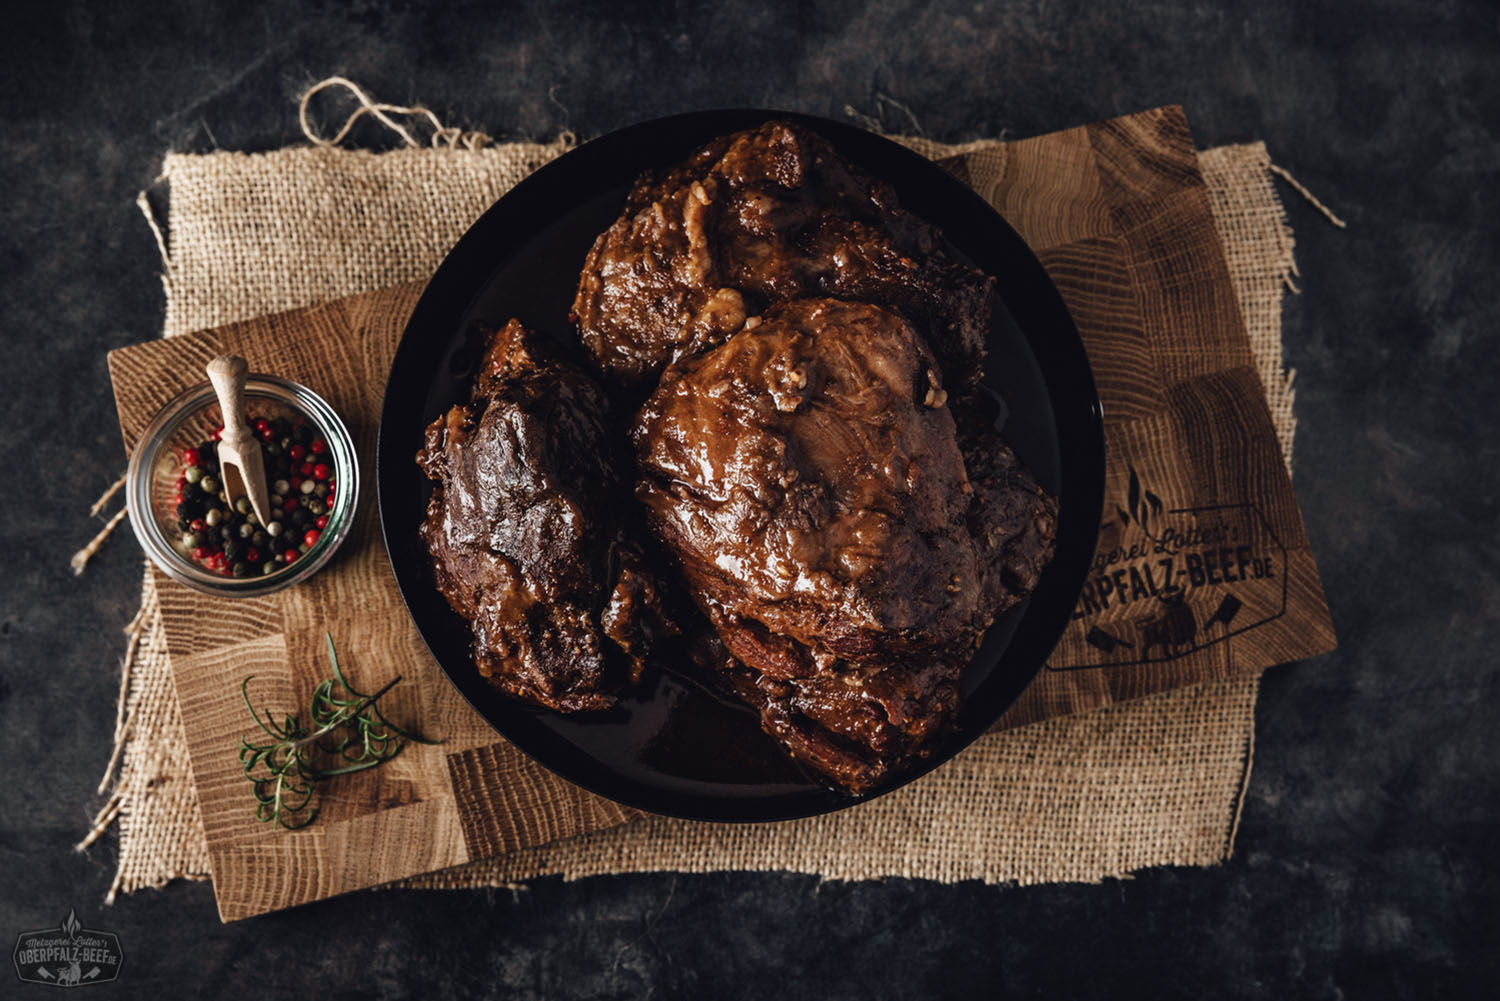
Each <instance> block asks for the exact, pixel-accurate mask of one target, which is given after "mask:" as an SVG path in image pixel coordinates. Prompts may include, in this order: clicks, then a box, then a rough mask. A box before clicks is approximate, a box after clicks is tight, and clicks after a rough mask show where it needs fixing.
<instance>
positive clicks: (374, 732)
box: [240, 633, 441, 831]
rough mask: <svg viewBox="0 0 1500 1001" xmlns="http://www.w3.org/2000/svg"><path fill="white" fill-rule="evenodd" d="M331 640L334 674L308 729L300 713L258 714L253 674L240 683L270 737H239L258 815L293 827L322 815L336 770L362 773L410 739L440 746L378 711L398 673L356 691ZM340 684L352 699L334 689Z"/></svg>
mask: <svg viewBox="0 0 1500 1001" xmlns="http://www.w3.org/2000/svg"><path fill="white" fill-rule="evenodd" d="M324 636H325V637H326V638H327V640H328V662H329V663H330V664H332V665H333V677H332V678H329V679H327V680H325V681H323V682H322V683H321V684H319V685H318V687H317V688H316V689H314V690H313V695H312V704H311V706H310V707H309V710H308V715H309V717H310V718H311V720H312V724H311V725H310V726H304V725H303V723H302V720H301V719H300V718H299V717H297V716H291V715H289V716H285V717H283V719H282V722H281V723H280V724H279V725H278V724H277V723H276V721H275V719H273V718H272V716H271V714H270V713H269V712H267V711H266V710H264V709H263V710H261V711H260V712H257V711H256V709H255V706H254V705H253V704H251V702H250V682H251V681H254V680H255V676H254V675H250V676H249V677H247V678H246V679H245V680H244V681H242V682H240V697H241V698H242V699H244V701H245V708H246V709H248V710H249V711H250V716H251V717H252V718H253V719H254V720H255V722H256V725H257V726H259V727H260V728H261V730H263V731H264V732H265V733H266V735H267V736H268V737H270V738H271V741H270V742H269V743H254V742H252V741H251V740H249V739H248V738H245V737H242V738H240V762H241V764H243V765H244V772H245V777H246V778H247V779H249V780H250V783H251V785H252V786H253V787H254V790H255V819H256V820H259V821H261V822H262V823H268V824H271V825H273V826H279V827H283V828H285V829H286V830H289V831H295V830H297V829H299V828H303V827H306V826H307V825H308V824H310V823H312V822H313V820H314V819H315V818H316V817H317V815H318V810H317V807H316V806H314V805H313V795H314V793H315V792H316V787H317V784H318V783H319V782H322V781H323V780H324V779H328V778H332V777H333V776H335V775H348V774H350V773H352V772H362V771H364V770H365V769H366V768H374V767H375V766H376V765H380V764H384V763H385V762H387V761H389V760H391V759H392V758H394V757H395V756H396V755H397V754H399V753H401V748H402V747H404V746H405V742H406V741H415V742H416V743H418V744H438V743H441V741H436V740H427V739H425V738H423V737H418V736H417V735H415V734H412V733H407V732H406V731H405V730H403V729H401V728H400V727H398V726H396V725H395V724H394V723H392V722H391V721H390V720H388V719H386V718H385V716H384V715H383V714H382V713H381V712H380V709H379V708H378V707H377V706H376V702H377V701H378V700H379V699H380V697H381V696H382V695H384V694H385V693H386V692H388V691H390V690H391V689H392V688H394V687H395V686H396V683H397V682H398V681H400V680H401V676H400V675H397V676H396V677H394V678H392V679H391V680H390V681H388V682H386V683H385V684H384V685H382V686H381V687H380V688H379V689H378V690H377V691H375V692H371V693H368V694H366V693H365V692H361V691H359V690H358V689H356V688H355V687H354V686H353V685H351V684H350V683H349V680H348V679H347V678H345V677H344V672H343V671H342V670H341V669H340V668H339V658H338V654H337V653H336V652H335V651H334V648H333V636H332V635H330V634H327V633H325V634H324ZM335 686H337V687H338V688H342V689H343V690H344V691H345V692H346V693H348V697H347V698H345V697H341V696H339V695H338V694H336V692H335Z"/></svg>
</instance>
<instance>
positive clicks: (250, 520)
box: [245, 511, 260, 525]
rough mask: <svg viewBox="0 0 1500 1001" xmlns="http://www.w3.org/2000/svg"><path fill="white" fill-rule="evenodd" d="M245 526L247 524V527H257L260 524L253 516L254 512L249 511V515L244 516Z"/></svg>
mask: <svg viewBox="0 0 1500 1001" xmlns="http://www.w3.org/2000/svg"><path fill="white" fill-rule="evenodd" d="M245 524H247V525H259V524H260V519H259V518H257V517H256V516H255V512H254V511H251V512H250V513H249V514H247V515H245Z"/></svg>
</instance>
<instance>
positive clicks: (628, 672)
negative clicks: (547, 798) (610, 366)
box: [417, 320, 672, 712]
mask: <svg viewBox="0 0 1500 1001" xmlns="http://www.w3.org/2000/svg"><path fill="white" fill-rule="evenodd" d="M607 420H608V404H607V402H606V400H605V397H604V395H603V394H602V393H601V392H600V390H599V388H598V386H596V385H595V384H594V382H593V381H592V380H591V379H589V377H588V376H587V375H585V374H584V373H583V372H581V371H579V370H578V369H576V368H574V367H572V366H570V365H567V364H564V363H563V362H560V361H558V360H556V359H555V358H553V357H551V356H550V355H549V353H548V352H547V350H546V348H545V346H544V345H543V344H542V343H541V342H540V340H539V339H538V338H537V337H536V335H534V334H532V333H531V332H530V331H527V330H525V329H524V328H523V327H522V326H521V325H520V323H518V322H517V321H515V320H512V321H511V322H510V324H509V325H507V326H506V327H505V328H504V329H502V330H500V331H497V332H496V333H494V334H493V335H492V337H491V341H490V344H489V346H488V348H487V350H486V352H485V355H484V358H483V360H482V362H481V365H480V371H479V373H478V375H477V376H476V377H475V380H474V386H473V390H472V394H471V397H470V400H469V402H467V403H465V404H460V405H458V406H455V407H453V408H452V409H450V410H449V411H448V412H447V413H446V414H444V415H443V416H442V417H440V418H438V420H436V421H434V422H433V423H432V424H431V425H430V426H429V427H428V428H427V436H426V443H425V447H424V448H423V449H422V450H421V452H419V453H418V455H417V461H418V463H419V464H420V465H421V466H422V468H423V470H425V471H426V473H427V475H428V476H429V477H431V478H432V479H434V480H436V481H437V486H436V487H435V488H434V489H433V493H432V499H431V501H430V502H429V504H428V507H427V516H426V519H425V520H424V521H423V522H422V528H421V534H422V538H423V540H425V542H426V543H427V547H428V550H429V552H430V553H431V555H432V563H433V571H434V575H435V577H436V580H437V585H438V589H439V590H440V591H441V592H442V594H443V596H444V597H445V598H447V600H448V603H449V604H450V605H452V606H453V608H454V610H455V611H457V612H458V613H459V614H460V615H462V616H463V617H464V618H466V619H468V620H469V621H470V623H471V624H472V627H473V632H474V644H473V655H474V663H475V664H476V666H477V667H478V669H479V672H480V673H481V674H483V675H484V676H485V677H486V678H488V679H489V680H490V682H491V683H492V684H494V685H495V686H496V687H497V688H499V689H501V690H502V691H505V692H507V693H509V694H511V695H514V696H516V697H517V698H522V699H526V700H528V701H531V702H535V703H537V704H538V705H542V706H545V707H547V708H550V709H556V710H559V711H561V712H572V711H576V710H585V709H602V708H605V707H607V706H609V705H611V704H613V701H614V697H613V694H612V693H613V691H614V690H616V689H617V688H618V687H619V685H620V684H622V683H623V682H624V681H626V680H627V678H629V679H631V680H633V679H634V678H635V677H636V676H638V675H639V672H640V670H641V664H642V658H644V657H645V655H646V654H647V652H648V651H649V649H650V646H651V643H652V641H653V639H654V638H656V637H658V636H660V635H662V634H664V633H668V632H670V631H671V629H672V627H671V625H670V623H669V621H668V619H667V617H666V615H665V614H664V613H663V610H662V605H661V600H660V597H659V590H658V587H657V583H656V579H655V577H654V575H653V574H652V573H651V572H650V571H649V570H648V569H647V568H646V567H645V565H644V563H643V561H642V557H641V552H640V549H639V547H638V545H637V544H636V543H634V542H633V541H631V540H630V539H629V538H628V537H627V534H626V532H625V531H624V529H623V527H622V525H621V523H620V520H619V518H618V507H617V506H616V505H614V504H612V498H615V497H618V496H619V495H620V494H621V493H622V492H624V490H625V488H624V487H623V484H624V483H625V482H628V481H627V480H625V479H624V478H623V474H622V468H621V463H620V459H619V457H618V456H617V455H616V451H617V448H616V445H615V444H613V443H611V441H610V440H609V437H608V435H607V433H606V427H608V426H609V425H608V424H607ZM618 444H619V446H623V445H624V442H623V441H621V442H619V443H618ZM606 640H608V641H612V643H613V644H614V645H615V646H618V647H619V649H620V650H621V651H622V654H619V655H611V654H610V653H609V645H610V644H609V643H607V642H606Z"/></svg>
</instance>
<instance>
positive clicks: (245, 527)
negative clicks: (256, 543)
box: [240, 521, 255, 539]
mask: <svg viewBox="0 0 1500 1001" xmlns="http://www.w3.org/2000/svg"><path fill="white" fill-rule="evenodd" d="M254 534H255V526H254V525H252V524H250V523H249V522H248V521H247V522H244V523H242V524H241V525H240V538H242V539H248V538H250V537H251V536H252V535H254Z"/></svg>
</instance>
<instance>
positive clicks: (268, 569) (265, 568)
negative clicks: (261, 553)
mask: <svg viewBox="0 0 1500 1001" xmlns="http://www.w3.org/2000/svg"><path fill="white" fill-rule="evenodd" d="M275 572H276V564H275V563H273V562H271V561H270V560H266V562H264V563H262V564H261V565H260V575H261V576H262V577H264V576H266V575H267V574H273V573H275Z"/></svg>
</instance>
